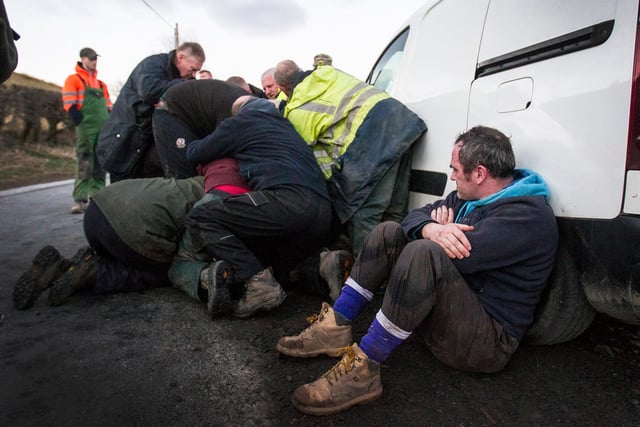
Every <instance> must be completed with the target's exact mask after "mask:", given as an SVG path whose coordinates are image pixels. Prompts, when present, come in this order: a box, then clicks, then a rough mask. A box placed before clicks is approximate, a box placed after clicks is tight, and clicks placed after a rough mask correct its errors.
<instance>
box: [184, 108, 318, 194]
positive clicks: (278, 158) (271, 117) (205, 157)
mask: <svg viewBox="0 0 640 427" xmlns="http://www.w3.org/2000/svg"><path fill="white" fill-rule="evenodd" d="M223 157H232V158H235V159H236V160H237V161H238V165H239V168H240V174H241V175H242V176H244V177H245V178H246V180H247V182H248V183H249V187H251V189H252V190H254V191H260V190H265V189H268V188H271V187H277V186H280V185H299V186H302V187H306V188H309V189H311V190H312V191H314V192H316V193H318V194H319V195H320V196H321V197H323V198H325V199H327V200H329V195H328V193H327V188H326V185H325V183H324V180H323V178H322V173H321V172H320V168H319V167H318V164H317V163H316V161H315V159H314V157H313V153H312V152H311V150H310V149H309V147H308V146H307V145H306V144H305V143H304V140H303V139H302V138H301V137H300V135H298V133H297V132H296V130H295V129H294V128H293V126H292V125H291V123H290V122H289V121H288V120H287V119H285V118H284V117H282V115H281V114H280V112H279V111H278V109H277V108H276V107H275V105H274V104H273V103H271V102H270V101H268V100H266V99H262V98H251V99H250V100H249V101H247V102H246V103H245V104H244V106H242V108H241V109H240V111H239V112H238V114H237V115H236V116H233V117H231V118H229V119H227V120H224V121H223V122H222V123H221V124H220V126H218V128H217V129H216V130H215V131H214V132H213V133H212V134H211V135H209V136H207V137H206V138H203V139H199V140H195V141H192V142H191V144H189V145H187V158H188V159H189V161H191V162H193V163H200V164H204V163H208V162H210V161H211V160H214V159H220V158H223Z"/></svg>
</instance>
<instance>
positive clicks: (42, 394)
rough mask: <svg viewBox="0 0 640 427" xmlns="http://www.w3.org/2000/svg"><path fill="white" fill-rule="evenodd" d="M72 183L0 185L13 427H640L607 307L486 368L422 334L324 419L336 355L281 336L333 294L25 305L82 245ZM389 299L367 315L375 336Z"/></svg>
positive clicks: (634, 339) (2, 412)
mask: <svg viewBox="0 0 640 427" xmlns="http://www.w3.org/2000/svg"><path fill="white" fill-rule="evenodd" d="M70 193H71V188H70V186H69V185H65V186H58V187H52V188H47V189H43V190H39V191H35V192H27V193H20V194H12V195H4V194H3V193H0V218H2V221H1V224H0V239H1V241H2V242H3V244H2V245H1V247H0V260H1V261H0V262H1V264H0V270H1V273H2V274H1V276H0V277H1V282H0V425H5V426H28V425H64V426H87V425H92V426H112V425H128V426H137V425H143V426H151V425H164V426H183V425H189V426H227V425H229V426H236V425H238V426H240V425H242V426H247V425H266V426H271V425H273V426H281V425H311V426H316V425H317V426H320V425H322V426H325V425H372V426H378V425H402V426H405V425H406V426H413V425H416V426H496V425H498V426H514V425H518V426H566V425H583V426H591V425H593V426H639V425H640V331H639V330H638V327H637V326H629V325H624V324H621V323H618V322H615V321H612V320H610V319H607V318H605V317H603V316H599V317H597V318H596V321H595V322H594V324H593V325H592V326H591V328H590V329H589V330H588V331H587V332H586V333H585V334H584V335H583V336H582V337H580V338H579V339H577V340H574V341H572V342H569V343H565V344H561V345H555V346H549V347H536V346H528V345H526V344H523V345H522V346H521V347H520V348H519V349H518V351H517V352H516V354H515V356H514V357H513V359H512V360H511V362H510V363H509V364H508V365H507V367H506V368H505V369H504V370H503V371H502V372H499V373H497V374H492V375H483V374H471V373H465V372H459V371H455V370H452V369H449V368H447V367H446V366H444V365H442V364H441V363H439V362H438V361H437V360H436V359H435V358H433V357H432V356H431V355H430V354H429V353H428V352H427V351H426V350H425V349H424V347H423V346H422V344H421V343H420V342H419V340H418V339H414V338H410V339H409V340H408V341H407V342H406V343H405V344H403V345H402V346H401V347H400V348H399V349H398V350H396V352H395V353H394V354H393V355H392V357H391V358H390V359H389V361H388V363H387V364H386V365H384V366H383V369H382V382H383V386H384V393H383V396H382V398H381V399H380V400H378V401H376V402H374V403H371V404H368V405H365V406H359V407H355V408H352V409H351V410H349V411H347V412H344V413H341V414H337V415H333V416H329V417H322V418H317V417H313V416H307V415H303V414H301V413H300V412H298V411H297V410H295V408H293V407H292V406H291V404H290V403H289V397H290V395H291V393H292V392H293V390H294V389H295V388H296V387H297V386H298V385H300V384H303V383H305V382H308V381H311V380H314V379H315V378H316V377H318V376H319V375H321V374H322V373H323V372H325V371H326V370H328V369H329V368H330V367H331V366H333V364H334V363H335V359H330V358H327V357H318V358H314V359H293V358H288V357H283V356H280V355H278V353H277V352H276V351H275V350H274V346H275V343H276V341H277V340H278V338H280V337H281V336H282V335H284V334H292V333H297V332H299V331H300V330H301V329H302V328H303V327H304V326H305V323H306V321H305V318H306V317H307V316H308V315H310V314H311V313H313V312H315V311H316V310H318V309H319V308H320V305H321V303H322V301H321V299H319V298H317V297H315V296H309V295H304V294H299V293H290V294H289V296H288V297H287V299H286V300H285V302H284V303H283V305H282V306H281V307H279V308H278V309H276V310H274V311H272V312H269V313H265V314H262V315H260V316H257V317H255V318H252V319H247V320H239V319H233V318H224V319H218V320H215V321H212V320H210V319H208V318H207V315H206V308H205V306H204V305H199V304H197V303H195V302H194V301H192V300H191V299H189V298H188V297H187V296H185V295H183V294H181V293H180V292H178V291H176V290H174V289H170V288H164V289H156V290H151V291H145V292H135V293H129V294H116V295H94V294H92V293H91V292H84V293H81V294H78V295H75V296H74V297H72V298H71V301H70V302H69V303H68V304H65V305H63V306H60V307H49V306H48V305H47V304H46V294H43V295H42V296H41V297H40V299H39V300H38V301H37V302H36V304H35V306H34V307H33V308H32V309H30V310H27V311H17V310H15V309H14V308H13V306H12V303H11V293H12V291H13V286H14V284H15V281H16V280H17V278H18V277H19V276H20V274H21V273H22V272H23V271H24V270H26V269H27V268H28V267H29V266H30V263H31V259H32V258H33V256H35V254H36V253H37V251H38V250H39V249H40V247H42V246H44V245H45V244H54V245H55V246H56V247H57V248H58V249H59V250H60V252H61V253H62V254H63V255H65V256H67V257H70V256H72V255H73V253H74V252H75V251H76V249H77V248H79V247H80V246H81V245H83V244H85V243H84V236H83V233H82V216H78V215H70V214H68V209H69V207H70V205H71V198H70V196H69V194H70ZM380 302H381V301H380V298H379V297H377V299H376V300H375V301H374V304H372V305H371V306H370V308H369V309H368V310H367V311H366V312H365V313H364V314H363V315H362V316H361V317H360V319H359V320H358V322H356V324H355V325H354V337H357V338H359V337H360V336H362V334H363V333H364V332H365V331H366V329H367V327H368V324H369V321H370V320H371V319H373V317H374V314H375V311H376V310H377V307H378V305H379V304H380Z"/></svg>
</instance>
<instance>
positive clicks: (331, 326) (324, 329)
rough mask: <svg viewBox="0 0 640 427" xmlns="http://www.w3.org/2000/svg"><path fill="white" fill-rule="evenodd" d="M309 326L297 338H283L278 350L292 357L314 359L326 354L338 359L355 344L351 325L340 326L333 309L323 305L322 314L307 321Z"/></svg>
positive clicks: (279, 342)
mask: <svg viewBox="0 0 640 427" xmlns="http://www.w3.org/2000/svg"><path fill="white" fill-rule="evenodd" d="M307 321H308V322H309V326H308V327H307V329H305V330H304V331H302V332H300V333H299V334H298V335H296V336H292V337H282V338H280V340H278V344H276V350H278V351H279V352H280V353H282V354H286V355H287V356H292V357H314V356H318V355H320V354H326V355H328V356H331V357H338V356H340V355H342V353H343V352H344V347H345V346H348V345H349V344H350V343H352V342H353V338H352V335H351V325H338V324H337V323H336V314H335V312H334V311H333V308H332V307H331V306H330V305H329V304H327V303H326V302H323V303H322V308H321V309H320V313H318V314H314V315H313V316H311V317H309V318H308V319H307Z"/></svg>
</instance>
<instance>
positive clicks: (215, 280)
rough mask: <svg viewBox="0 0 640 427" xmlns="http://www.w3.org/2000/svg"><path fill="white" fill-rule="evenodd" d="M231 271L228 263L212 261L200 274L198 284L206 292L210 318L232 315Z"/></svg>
mask: <svg viewBox="0 0 640 427" xmlns="http://www.w3.org/2000/svg"><path fill="white" fill-rule="evenodd" d="M232 283H233V269H232V268H231V266H230V265H229V263H228V262H226V261H223V260H218V261H214V262H212V263H211V264H209V265H208V266H207V267H205V268H204V269H203V270H202V272H201V273H200V284H201V286H202V287H203V288H205V289H206V290H207V294H208V297H207V312H208V313H209V316H210V317H212V318H213V317H218V316H222V315H225V314H231V313H233V304H232V303H231V284H232Z"/></svg>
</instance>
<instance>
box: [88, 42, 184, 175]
mask: <svg viewBox="0 0 640 427" xmlns="http://www.w3.org/2000/svg"><path fill="white" fill-rule="evenodd" d="M175 56H176V53H175V50H173V51H171V52H169V53H161V54H157V55H152V56H149V57H147V58H145V59H143V60H142V61H141V62H140V63H139V64H138V65H137V66H136V67H135V68H134V69H133V71H132V72H131V74H130V75H129V78H128V79H127V81H126V83H125V84H124V86H123V87H122V89H121V90H120V94H119V95H118V98H117V99H116V102H115V104H114V105H113V110H112V112H111V114H110V115H109V118H108V119H107V121H106V123H105V124H104V126H103V128H102V130H101V131H100V136H99V138H98V143H97V146H96V156H97V158H98V161H99V162H100V164H101V165H102V167H103V168H104V169H106V170H107V171H109V172H112V173H115V174H117V175H120V176H122V177H126V175H127V174H128V173H129V172H130V171H131V169H132V168H133V167H134V166H135V164H136V162H137V161H138V160H139V159H140V158H141V157H142V156H143V155H144V153H145V151H146V149H147V148H148V147H149V146H150V145H151V144H153V132H152V129H151V115H152V114H153V110H154V109H155V105H156V104H157V103H158V101H159V100H160V97H161V96H162V95H163V94H164V93H165V92H166V91H167V89H169V88H170V87H172V86H174V85H176V84H179V83H182V82H184V80H183V79H182V78H181V77H180V71H179V70H178V68H177V67H176V66H175V64H174V61H175Z"/></svg>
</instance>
